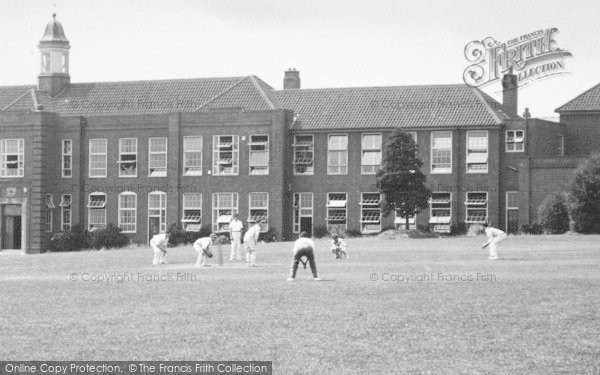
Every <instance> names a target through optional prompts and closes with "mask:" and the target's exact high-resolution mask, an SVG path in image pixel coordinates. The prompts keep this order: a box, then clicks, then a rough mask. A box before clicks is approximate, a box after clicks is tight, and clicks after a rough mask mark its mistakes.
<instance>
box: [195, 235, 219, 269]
mask: <svg viewBox="0 0 600 375" xmlns="http://www.w3.org/2000/svg"><path fill="white" fill-rule="evenodd" d="M216 239H217V234H216V233H211V234H210V237H202V238H198V239H197V240H196V242H194V245H193V246H194V250H196V252H197V253H198V259H197V260H196V267H210V264H206V258H212V257H213V255H212V252H211V251H210V246H211V245H212V244H214V243H215V241H216Z"/></svg>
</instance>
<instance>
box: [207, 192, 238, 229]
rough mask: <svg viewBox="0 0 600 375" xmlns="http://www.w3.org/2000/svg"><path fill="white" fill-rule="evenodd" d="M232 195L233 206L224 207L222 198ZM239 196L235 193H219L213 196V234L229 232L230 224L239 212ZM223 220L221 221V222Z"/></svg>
mask: <svg viewBox="0 0 600 375" xmlns="http://www.w3.org/2000/svg"><path fill="white" fill-rule="evenodd" d="M226 194H227V195H231V199H230V200H231V205H230V206H225V205H222V202H221V201H222V199H221V196H225V195H226ZM239 204H240V200H239V194H238V193H233V192H218V193H213V194H212V220H211V222H212V230H213V232H217V233H222V232H229V223H230V222H231V218H232V217H233V215H235V214H237V213H238V211H239ZM219 218H221V220H219Z"/></svg>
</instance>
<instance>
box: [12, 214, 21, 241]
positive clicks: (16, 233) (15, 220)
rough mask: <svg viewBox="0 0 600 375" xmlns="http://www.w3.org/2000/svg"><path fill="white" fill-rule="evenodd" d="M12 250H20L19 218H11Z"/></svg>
mask: <svg viewBox="0 0 600 375" xmlns="http://www.w3.org/2000/svg"><path fill="white" fill-rule="evenodd" d="M13 223H14V225H13V238H14V241H13V246H14V248H13V249H20V248H21V216H13Z"/></svg>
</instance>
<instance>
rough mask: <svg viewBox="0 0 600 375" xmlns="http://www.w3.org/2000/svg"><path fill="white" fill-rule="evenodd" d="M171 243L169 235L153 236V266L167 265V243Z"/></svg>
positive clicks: (151, 242) (163, 233)
mask: <svg viewBox="0 0 600 375" xmlns="http://www.w3.org/2000/svg"><path fill="white" fill-rule="evenodd" d="M168 242H169V233H167V232H161V233H158V234H155V235H154V236H152V239H151V240H150V247H152V250H153V251H154V259H153V260H152V264H153V265H155V266H156V265H157V264H165V256H166V255H167V243H168Z"/></svg>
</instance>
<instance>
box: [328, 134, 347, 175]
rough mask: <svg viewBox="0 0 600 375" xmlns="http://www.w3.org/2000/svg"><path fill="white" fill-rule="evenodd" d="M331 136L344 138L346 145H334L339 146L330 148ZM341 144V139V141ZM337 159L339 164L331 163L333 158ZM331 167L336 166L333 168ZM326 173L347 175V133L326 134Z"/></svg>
mask: <svg viewBox="0 0 600 375" xmlns="http://www.w3.org/2000/svg"><path fill="white" fill-rule="evenodd" d="M333 137H339V138H341V139H342V140H344V139H345V143H346V146H345V147H342V146H341V145H336V146H338V147H339V148H332V147H331V146H332V145H331V143H330V142H331V139H332V138H333ZM341 143H342V144H343V141H342V142H341ZM332 155H339V157H336V158H333V157H332ZM334 159H337V160H336V162H338V163H339V164H337V165H333V160H334ZM333 168H337V170H334V169H333ZM327 174H328V175H347V174H348V134H340V133H334V134H327Z"/></svg>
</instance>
